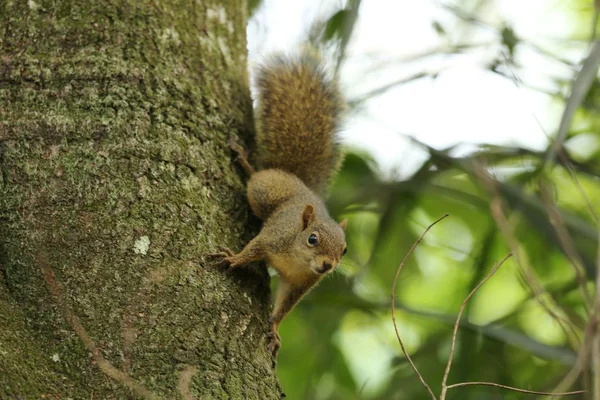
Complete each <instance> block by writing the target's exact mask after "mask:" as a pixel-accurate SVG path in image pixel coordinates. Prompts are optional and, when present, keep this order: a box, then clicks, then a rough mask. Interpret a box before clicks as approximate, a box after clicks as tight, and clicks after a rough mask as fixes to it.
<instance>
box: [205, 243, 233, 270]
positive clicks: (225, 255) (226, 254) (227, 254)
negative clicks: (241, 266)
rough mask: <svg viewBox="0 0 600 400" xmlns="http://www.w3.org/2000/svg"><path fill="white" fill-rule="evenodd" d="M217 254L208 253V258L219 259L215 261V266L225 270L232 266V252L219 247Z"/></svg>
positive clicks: (227, 248) (226, 248)
mask: <svg viewBox="0 0 600 400" xmlns="http://www.w3.org/2000/svg"><path fill="white" fill-rule="evenodd" d="M219 250H221V251H219V252H216V253H209V254H208V256H209V257H214V258H220V260H218V261H217V265H219V266H221V267H224V268H227V267H230V266H232V265H233V257H234V256H235V254H234V252H233V251H231V249H230V248H229V247H221V248H220V249H219Z"/></svg>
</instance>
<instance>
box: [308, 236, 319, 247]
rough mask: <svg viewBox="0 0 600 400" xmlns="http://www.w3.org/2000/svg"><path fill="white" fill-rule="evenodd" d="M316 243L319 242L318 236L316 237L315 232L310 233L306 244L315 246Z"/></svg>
mask: <svg viewBox="0 0 600 400" xmlns="http://www.w3.org/2000/svg"><path fill="white" fill-rule="evenodd" d="M317 244H319V238H318V237H317V235H316V234H315V233H311V234H310V236H309V237H308V245H309V246H316V245H317Z"/></svg>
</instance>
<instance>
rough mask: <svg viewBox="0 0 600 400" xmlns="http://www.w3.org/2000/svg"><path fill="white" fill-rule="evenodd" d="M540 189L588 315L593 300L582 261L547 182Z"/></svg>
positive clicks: (592, 305)
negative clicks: (572, 270) (571, 267)
mask: <svg viewBox="0 0 600 400" xmlns="http://www.w3.org/2000/svg"><path fill="white" fill-rule="evenodd" d="M540 189H541V190H540V191H541V197H542V201H543V202H544V205H545V207H546V211H547V212H548V216H549V217H550V222H551V223H552V225H554V231H555V232H556V236H557V238H558V241H559V243H560V244H561V246H562V247H563V249H564V252H565V255H566V256H567V259H568V260H569V261H570V264H571V265H572V266H573V269H574V270H575V277H576V279H577V282H578V283H579V286H580V288H581V293H582V295H583V299H584V302H583V305H584V306H585V309H586V312H587V313H588V315H589V314H590V309H592V308H593V307H594V301H593V300H592V295H591V294H590V292H589V288H588V285H587V281H586V276H585V275H586V272H585V270H584V269H583V266H582V265H583V261H582V260H581V257H580V256H579V254H577V249H576V248H575V243H573V239H572V238H571V237H570V236H569V232H568V231H567V229H566V228H565V224H564V223H563V220H562V217H561V215H560V213H559V212H558V210H557V208H556V203H554V201H553V200H552V195H551V194H550V189H549V188H548V184H547V183H542V185H541V188H540Z"/></svg>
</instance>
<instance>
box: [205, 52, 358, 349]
mask: <svg viewBox="0 0 600 400" xmlns="http://www.w3.org/2000/svg"><path fill="white" fill-rule="evenodd" d="M256 84H257V87H258V107H257V109H256V120H257V124H256V125H257V135H256V136H257V137H256V145H257V157H256V161H257V164H258V166H259V171H258V172H257V171H255V170H254V168H253V167H252V165H251V164H250V163H249V161H248V158H247V157H246V154H245V151H244V149H243V148H242V147H241V146H240V145H239V144H238V143H237V142H235V141H234V140H233V139H231V140H230V143H229V145H230V147H231V149H232V150H233V151H234V152H236V153H237V156H238V159H237V160H238V162H239V164H240V165H241V166H242V168H243V169H244V170H245V172H246V173H247V174H248V175H249V176H250V179H249V181H248V187H247V196H248V201H249V203H250V208H251V209H252V211H253V213H254V214H255V215H256V216H257V217H258V218H259V219H261V220H262V221H263V226H262V229H261V231H260V233H259V234H258V235H257V236H256V237H255V238H254V239H252V240H251V241H250V242H249V243H248V244H247V245H246V246H245V247H244V249H243V250H242V251H240V252H239V253H237V254H235V253H234V252H232V251H231V250H230V249H228V248H222V250H223V251H222V252H220V253H215V254H213V255H214V256H219V257H222V263H223V264H224V265H227V266H229V267H230V268H237V267H240V266H243V265H246V264H248V263H250V262H252V261H258V260H265V261H266V262H267V263H268V265H269V266H270V267H272V268H274V269H275V270H276V271H277V272H278V274H279V277H280V280H279V286H278V288H277V294H276V299H275V306H274V308H273V312H272V314H271V316H270V318H269V323H270V333H269V334H268V336H267V348H268V350H269V351H271V353H272V354H273V356H274V357H276V356H277V352H278V350H279V347H280V346H281V338H280V336H279V332H278V329H279V324H280V323H281V321H282V319H283V318H284V317H285V316H286V314H288V313H289V312H290V311H291V310H292V308H293V307H294V306H295V305H296V304H297V303H298V302H299V301H300V299H301V298H302V297H303V296H304V295H305V294H306V293H307V292H308V291H309V290H310V289H311V288H313V287H314V286H315V285H316V284H317V283H318V282H319V281H320V280H321V279H322V278H323V277H324V276H326V275H327V274H329V273H330V272H331V271H333V270H334V269H335V268H336V267H337V266H338V265H339V263H340V260H341V259H342V256H343V255H344V254H345V253H346V240H345V233H344V230H345V229H346V224H347V220H345V219H344V220H343V221H342V222H340V223H337V222H335V221H334V220H333V219H332V218H331V217H330V216H329V213H328V211H327V209H326V207H325V204H324V201H323V198H324V196H325V194H326V191H327V187H328V185H329V184H330V182H331V180H332V179H333V177H334V175H335V173H336V172H337V170H338V168H339V166H340V164H341V161H342V153H341V149H340V145H339V142H338V138H337V134H338V130H339V127H340V120H341V114H342V110H343V107H344V102H343V99H342V96H341V92H340V90H339V88H338V86H337V82H336V81H335V80H334V79H331V78H329V77H328V76H327V74H326V71H325V70H324V68H323V66H322V64H321V62H320V59H319V58H318V55H316V54H313V53H309V52H304V53H301V54H299V55H297V56H292V57H290V56H286V55H283V54H278V55H274V56H272V57H271V58H269V59H268V61H267V62H265V63H264V64H262V65H261V66H260V67H259V68H258V70H257V73H256Z"/></svg>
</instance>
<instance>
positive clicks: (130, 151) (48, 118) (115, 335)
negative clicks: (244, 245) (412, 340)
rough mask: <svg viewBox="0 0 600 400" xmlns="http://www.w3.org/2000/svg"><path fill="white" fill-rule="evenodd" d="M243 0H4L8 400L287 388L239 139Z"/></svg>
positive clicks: (0, 362) (1, 138)
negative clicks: (219, 260)
mask: <svg viewBox="0 0 600 400" xmlns="http://www.w3.org/2000/svg"><path fill="white" fill-rule="evenodd" d="M246 19H247V15H246V4H245V2H238V1H237V0H229V1H219V0H202V1H157V0H154V1H153V0H150V1H137V0H112V1H101V2H81V1H75V0H64V1H41V0H29V1H10V0H8V1H4V2H1V3H0V272H1V275H0V398H15V397H23V398H40V396H42V395H46V396H47V398H53V397H52V396H60V398H68V397H71V398H91V397H94V398H186V399H187V398H207V399H209V398H210V399H213V398H214V399H229V398H233V399H268V398H279V397H280V396H281V389H280V388H279V385H278V383H277V379H276V377H275V375H274V371H273V369H272V367H271V363H272V360H271V358H270V355H269V354H268V353H267V351H266V350H265V347H264V336H265V333H266V332H267V323H266V321H267V317H268V310H269V290H268V276H267V274H266V272H265V270H264V269H259V268H256V267H254V268H248V269H246V270H240V271H234V272H223V271H220V270H218V269H216V268H211V264H210V260H209V258H208V257H207V256H206V254H207V253H208V252H210V251H214V250H215V248H216V247H217V246H219V245H227V246H230V247H232V248H239V247H240V244H241V242H242V241H243V240H244V239H247V235H245V228H244V227H245V222H246V221H245V219H246V215H247V207H246V202H245V199H244V184H243V180H242V178H241V177H240V176H239V174H238V172H237V170H236V169H235V168H234V166H233V165H232V162H231V156H230V153H229V151H228V149H227V145H226V138H227V137H228V136H229V135H230V134H232V133H236V134H238V135H240V136H244V135H248V134H249V133H251V132H252V120H251V113H252V103H251V100H250V96H249V90H248V76H247V72H246V71H247V69H246V37H245V27H246Z"/></svg>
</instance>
